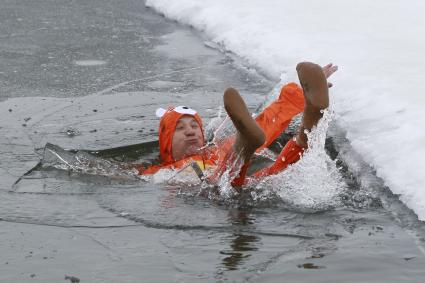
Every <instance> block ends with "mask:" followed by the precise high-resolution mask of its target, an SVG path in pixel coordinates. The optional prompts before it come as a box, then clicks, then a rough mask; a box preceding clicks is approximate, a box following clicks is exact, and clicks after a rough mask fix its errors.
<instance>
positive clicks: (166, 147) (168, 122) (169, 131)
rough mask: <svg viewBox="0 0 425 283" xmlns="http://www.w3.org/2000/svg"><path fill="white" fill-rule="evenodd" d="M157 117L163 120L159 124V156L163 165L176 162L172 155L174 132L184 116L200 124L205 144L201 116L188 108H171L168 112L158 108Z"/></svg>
mask: <svg viewBox="0 0 425 283" xmlns="http://www.w3.org/2000/svg"><path fill="white" fill-rule="evenodd" d="M156 116H157V117H159V118H161V121H160V123H159V131H158V132H159V156H160V158H161V163H162V164H169V163H172V162H174V161H176V160H174V158H173V155H172V152H173V151H172V145H173V136H174V131H175V130H176V125H177V122H178V121H179V119H180V118H181V117H182V116H191V117H193V118H194V119H195V120H196V122H198V124H199V127H200V128H201V131H202V142H204V130H203V128H202V119H201V117H200V116H199V114H198V113H197V112H196V111H195V110H193V109H190V108H188V107H186V106H177V107H170V108H168V109H167V110H165V109H163V108H158V109H157V110H156Z"/></svg>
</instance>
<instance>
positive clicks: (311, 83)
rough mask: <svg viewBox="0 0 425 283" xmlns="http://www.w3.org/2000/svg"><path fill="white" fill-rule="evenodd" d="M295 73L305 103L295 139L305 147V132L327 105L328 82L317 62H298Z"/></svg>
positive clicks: (314, 124)
mask: <svg viewBox="0 0 425 283" xmlns="http://www.w3.org/2000/svg"><path fill="white" fill-rule="evenodd" d="M297 73H298V78H299V80H300V83H301V86H302V88H303V90H304V98H305V105H304V114H303V119H302V122H301V125H300V127H299V130H298V133H297V136H296V141H297V144H298V145H299V146H301V147H304V148H307V135H306V133H305V132H306V131H311V129H312V128H313V127H314V126H316V125H317V123H318V122H319V120H320V118H322V116H323V110H324V109H326V108H328V106H329V91H328V83H327V81H326V77H325V74H324V72H323V69H322V67H321V66H319V65H317V64H313V63H309V62H303V63H299V64H298V65H297Z"/></svg>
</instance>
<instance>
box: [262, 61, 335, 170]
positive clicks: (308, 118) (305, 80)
mask: <svg viewBox="0 0 425 283" xmlns="http://www.w3.org/2000/svg"><path fill="white" fill-rule="evenodd" d="M334 71H336V69H335V70H334ZM334 71H333V72H334ZM333 72H332V73H333ZM297 73H298V78H299V80H300V83H301V86H302V88H303V93H304V100H305V104H304V114H303V118H302V121H301V125H300V127H299V129H298V133H297V135H296V137H295V139H293V140H290V141H289V142H288V143H287V144H286V145H285V147H284V148H283V149H282V151H281V153H280V154H279V156H278V157H277V159H276V161H275V163H274V164H273V165H271V166H270V167H267V168H264V169H262V170H260V171H258V172H256V173H255V174H254V176H255V177H264V176H267V175H273V174H277V173H279V172H281V171H282V170H284V169H285V168H286V167H288V166H289V165H290V164H293V163H295V162H297V161H298V160H299V159H300V157H301V155H302V153H303V152H304V149H305V148H307V146H308V143H307V135H306V133H305V132H306V131H311V129H312V128H313V127H314V126H316V125H317V123H318V122H319V120H320V118H321V117H322V116H323V113H322V111H323V109H326V108H327V107H328V106H329V92H328V83H327V81H326V76H325V73H324V70H323V69H322V67H321V66H319V65H317V64H313V63H309V62H303V63H299V64H298V65H297Z"/></svg>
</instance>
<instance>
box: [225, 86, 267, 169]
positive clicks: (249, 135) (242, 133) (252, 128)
mask: <svg viewBox="0 0 425 283" xmlns="http://www.w3.org/2000/svg"><path fill="white" fill-rule="evenodd" d="M223 102H224V108H225V109H226V112H227V114H228V115H229V117H230V119H231V120H232V122H233V124H234V125H235V127H236V129H237V131H238V133H237V136H236V141H235V145H234V150H235V152H241V154H242V158H243V161H244V162H245V163H247V162H248V161H249V160H250V158H251V156H252V154H253V153H254V152H255V150H256V149H257V148H259V147H260V146H261V145H263V143H264V142H265V139H266V137H265V135H264V132H263V130H262V129H261V128H260V126H258V124H257V122H255V120H254V119H253V118H252V116H251V114H250V113H249V111H248V108H247V107H246V104H245V102H244V100H243V99H242V97H241V96H240V95H239V93H238V91H237V90H236V89H234V88H228V89H226V91H225V92H224V95H223Z"/></svg>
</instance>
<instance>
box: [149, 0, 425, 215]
mask: <svg viewBox="0 0 425 283" xmlns="http://www.w3.org/2000/svg"><path fill="white" fill-rule="evenodd" d="M146 5H147V6H149V7H152V8H154V9H156V10H157V11H159V12H160V13H163V14H164V15H165V16H166V17H168V18H171V19H174V20H177V21H179V22H181V23H185V24H189V25H192V26H193V27H195V28H196V29H199V30H201V31H203V32H205V33H206V35H207V36H208V37H209V38H210V39H211V41H213V42H215V43H217V44H219V45H220V46H221V47H222V48H225V49H226V50H230V51H232V52H234V53H236V54H237V55H239V56H241V57H243V58H245V59H246V60H247V61H248V62H249V63H250V64H252V65H254V66H255V67H256V68H258V69H260V70H262V71H263V72H266V73H267V74H269V75H270V76H271V77H274V78H276V79H278V78H280V77H283V79H284V80H292V79H294V78H295V77H294V72H293V70H294V68H295V65H296V63H297V62H300V61H313V62H317V63H319V64H322V65H323V64H326V63H328V62H333V63H335V64H337V65H339V66H340V70H339V71H338V72H337V73H336V74H335V75H334V76H333V77H332V78H331V81H332V82H333V83H334V85H335V86H334V88H333V90H332V92H331V97H332V98H331V99H332V101H333V104H334V107H333V108H334V110H335V111H336V113H337V115H338V118H337V122H338V123H339V124H340V125H342V126H343V127H344V128H345V129H346V130H347V137H348V139H349V140H350V142H351V144H352V146H353V148H354V149H355V150H356V151H357V152H359V153H360V154H361V155H362V156H363V158H364V160H365V161H366V162H368V163H369V164H370V165H372V166H373V167H374V168H375V169H376V172H377V175H378V176H379V177H381V178H382V179H383V180H384V181H385V183H386V185H388V186H389V188H390V189H391V190H392V191H393V192H394V193H396V194H400V198H401V200H402V201H403V202H404V203H405V204H406V205H407V206H408V207H410V208H411V209H413V210H414V211H415V212H416V213H417V215H418V217H419V219H421V220H425V188H424V187H425V185H424V184H425V166H424V158H425V148H424V146H423V144H425V131H424V130H423V128H422V125H424V124H425V115H424V114H425V111H424V110H423V109H422V108H423V105H424V104H425V85H424V84H423V83H422V81H423V77H424V74H425V56H424V55H423V52H424V51H425V36H424V35H425V17H423V11H425V1H423V0H405V1H401V0H374V1H370V0H357V1H347V0H321V1H317V0H297V1H291V0H268V1H262V0H232V1H229V0H179V1H175V0H147V2H146Z"/></svg>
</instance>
